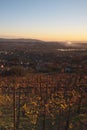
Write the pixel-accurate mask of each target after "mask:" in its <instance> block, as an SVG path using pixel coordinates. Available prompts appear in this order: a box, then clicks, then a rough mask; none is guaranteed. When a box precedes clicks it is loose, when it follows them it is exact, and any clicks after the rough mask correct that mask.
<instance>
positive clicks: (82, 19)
mask: <svg viewBox="0 0 87 130" xmlns="http://www.w3.org/2000/svg"><path fill="white" fill-rule="evenodd" d="M0 37H6V38H37V39H41V40H55V41H58V40H61V41H63V40H64V41H65V40H74V41H76V40H77V41H80V40H81V41H87V0H0Z"/></svg>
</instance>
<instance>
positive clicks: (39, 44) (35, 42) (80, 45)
mask: <svg viewBox="0 0 87 130" xmlns="http://www.w3.org/2000/svg"><path fill="white" fill-rule="evenodd" d="M2 43H4V44H5V45H6V43H8V44H10V45H19V43H21V45H23V46H24V45H25V44H27V45H28V46H33V47H36V48H37V47H38V48H41V47H43V48H44V49H45V48H46V47H47V48H52V47H53V48H55V49H56V48H87V44H86V43H84V42H54V41H42V40H38V39H23V38H19V39H7V38H0V45H1V44H2Z"/></svg>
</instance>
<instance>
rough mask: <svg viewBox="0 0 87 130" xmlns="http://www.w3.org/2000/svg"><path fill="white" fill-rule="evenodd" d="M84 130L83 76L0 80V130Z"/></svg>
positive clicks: (86, 79)
mask: <svg viewBox="0 0 87 130" xmlns="http://www.w3.org/2000/svg"><path fill="white" fill-rule="evenodd" d="M86 129H87V76H86V75H84V74H83V75H79V74H73V73H72V74H49V75H48V74H40V73H39V74H38V73H37V74H33V73H32V74H30V75H28V76H26V77H16V76H14V77H0V130H86Z"/></svg>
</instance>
